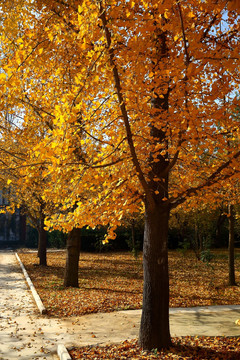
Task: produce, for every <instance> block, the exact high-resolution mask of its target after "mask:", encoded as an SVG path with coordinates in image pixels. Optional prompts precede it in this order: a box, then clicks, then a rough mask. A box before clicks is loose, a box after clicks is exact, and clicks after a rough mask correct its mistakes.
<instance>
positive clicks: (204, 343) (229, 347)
mask: <svg viewBox="0 0 240 360" xmlns="http://www.w3.org/2000/svg"><path fill="white" fill-rule="evenodd" d="M172 342H173V343H172V346H171V348H170V349H168V350H162V351H161V352H158V351H156V350H154V349H153V350H152V351H151V352H146V351H142V350H141V349H140V348H139V346H138V345H137V341H136V340H133V341H124V342H123V343H121V344H117V345H109V346H105V347H95V346H86V347H82V348H78V349H72V350H71V351H70V355H71V357H72V359H74V360H76V359H86V360H87V359H116V360H124V359H144V360H150V359H151V360H152V359H169V360H170V359H171V360H190V359H191V360H205V359H214V360H223V359H225V360H226V359H232V360H235V359H236V360H239V359H240V338H222V337H190V336H186V337H182V338H173V339H172Z"/></svg>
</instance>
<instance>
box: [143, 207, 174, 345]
mask: <svg viewBox="0 0 240 360" xmlns="http://www.w3.org/2000/svg"><path fill="white" fill-rule="evenodd" d="M168 220H169V209H168V208H167V207H165V208H164V207H163V206H158V207H157V208H156V209H155V211H154V212H152V211H150V210H149V209H148V208H147V207H146V211H145V229H144V244H143V271H144V288H143V308H142V318H141V326H140V336H139V342H140V346H141V347H143V348H144V349H155V348H158V349H160V348H163V347H168V346H169V345H170V344H171V338H170V330H169V276H168V248H167V240H168Z"/></svg>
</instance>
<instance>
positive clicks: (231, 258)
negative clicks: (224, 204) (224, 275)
mask: <svg viewBox="0 0 240 360" xmlns="http://www.w3.org/2000/svg"><path fill="white" fill-rule="evenodd" d="M228 215H229V217H228V221H229V241H228V271H229V275H228V284H229V285H230V286H235V285H236V281H235V266H234V214H233V205H229V206H228Z"/></svg>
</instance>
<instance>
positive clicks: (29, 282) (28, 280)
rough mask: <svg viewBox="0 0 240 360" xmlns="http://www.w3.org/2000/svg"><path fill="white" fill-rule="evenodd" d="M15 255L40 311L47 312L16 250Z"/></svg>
mask: <svg viewBox="0 0 240 360" xmlns="http://www.w3.org/2000/svg"><path fill="white" fill-rule="evenodd" d="M15 256H16V258H17V260H18V262H19V264H20V266H21V269H22V272H23V274H24V276H25V279H26V281H27V283H28V286H29V288H30V290H31V292H32V295H33V298H34V300H35V302H36V304H37V307H38V309H39V311H40V313H41V314H46V313H47V309H46V308H45V306H44V305H43V303H42V300H41V299H40V296H39V295H38V293H37V291H36V289H35V287H34V285H33V283H32V280H31V279H30V277H29V275H28V273H27V271H26V269H25V267H24V265H23V263H22V261H21V260H20V258H19V256H18V254H17V253H16V252H15ZM64 360H65V359H64Z"/></svg>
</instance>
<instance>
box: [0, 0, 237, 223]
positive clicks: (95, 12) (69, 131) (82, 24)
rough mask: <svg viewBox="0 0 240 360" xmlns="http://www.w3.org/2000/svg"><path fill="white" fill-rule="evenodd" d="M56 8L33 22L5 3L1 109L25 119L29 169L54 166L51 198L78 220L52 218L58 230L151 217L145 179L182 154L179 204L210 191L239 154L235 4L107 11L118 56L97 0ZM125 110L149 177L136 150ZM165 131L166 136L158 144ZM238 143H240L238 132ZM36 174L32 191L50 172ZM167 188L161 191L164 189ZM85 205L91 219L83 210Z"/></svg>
mask: <svg viewBox="0 0 240 360" xmlns="http://www.w3.org/2000/svg"><path fill="white" fill-rule="evenodd" d="M230 3H231V4H230ZM234 4H236V1H231V2H229V3H228V5H227V6H230V7H231V6H233V5H234ZM16 5H17V7H16V9H19V7H20V6H21V3H20V2H18V1H17V0H16ZM54 5H55V3H54V2H53V3H52V4H51V5H50V4H48V5H47V6H45V5H44V2H41V1H38V4H37V5H36V3H35V2H29V3H27V4H26V6H24V8H23V9H22V11H20V12H17V11H15V10H11V12H9V8H10V7H11V6H10V0H9V1H8V0H7V1H5V2H4V4H1V6H2V9H3V10H4V9H5V10H6V13H7V14H8V15H9V16H7V17H6V18H4V19H3V22H2V24H1V27H2V28H1V29H2V31H1V33H3V35H2V53H3V54H4V56H3V57H2V59H1V67H2V69H3V71H4V73H2V74H1V75H0V83H1V84H2V88H1V91H2V93H3V94H4V96H3V97H2V99H3V102H2V103H1V107H5V108H8V109H11V110H12V111H15V109H17V111H18V112H19V113H21V114H22V116H23V118H24V119H23V121H22V122H21V126H22V127H23V129H24V132H23V133H20V132H19V134H18V142H19V143H20V142H21V141H22V144H23V143H24V144H25V145H24V146H26V152H28V154H29V162H27V163H26V164H25V165H29V164H30V163H31V162H33V160H34V161H36V160H37V161H38V163H44V169H43V171H42V172H41V176H42V179H44V182H45V183H44V185H42V187H43V189H42V192H43V194H41V195H43V196H44V197H45V199H51V203H52V204H54V205H53V206H54V208H56V209H64V212H65V213H66V212H67V209H69V214H64V216H58V214H49V222H50V223H51V224H52V225H54V226H60V227H63V228H64V226H66V228H67V229H69V227H70V226H72V225H73V224H74V222H76V223H79V224H84V222H86V224H88V225H91V226H94V225H96V224H98V223H104V224H109V223H112V224H113V225H114V224H115V225H116V224H117V223H118V222H119V221H121V216H122V214H123V213H124V212H126V213H129V212H134V211H135V210H136V208H137V207H138V206H139V204H140V199H142V198H143V197H144V192H145V191H146V188H145V189H143V188H142V187H141V186H140V185H139V180H138V179H137V177H138V176H139V173H140V172H141V171H142V174H143V177H144V178H145V179H148V176H149V173H151V166H152V165H153V164H155V165H157V164H159V160H158V159H159V156H160V155H161V156H164V158H165V159H166V163H167V162H170V163H171V161H172V160H174V156H175V154H176V153H177V152H179V156H178V159H177V161H176V162H175V163H174V166H173V167H172V168H171V177H170V179H171V178H172V180H171V182H170V188H169V191H170V196H171V195H173V197H174V198H175V199H176V198H177V194H178V193H181V191H185V190H187V189H188V188H189V187H191V186H193V184H194V185H195V186H197V185H200V184H201V183H202V182H203V179H205V178H206V176H210V175H211V171H212V169H216V168H218V167H219V165H221V163H222V162H223V161H224V156H226V154H227V152H228V151H231V149H230V146H228V145H227V140H228V139H229V138H227V137H226V136H225V135H224V134H229V133H230V132H231V131H232V129H233V128H237V127H238V123H237V121H236V119H234V118H233V117H231V113H232V112H233V110H234V107H235V106H236V105H235V103H234V101H232V97H233V96H232V94H233V93H232V91H233V88H237V86H238V84H239V75H238V73H237V72H236V68H237V66H238V53H239V42H238V41H237V34H238V25H237V23H238V21H237V20H238V18H237V14H236V12H234V11H230V12H229V13H228V14H227V16H226V14H225V15H224V12H223V9H224V2H221V3H219V4H216V6H213V5H212V4H211V2H201V4H200V5H199V1H197V0H191V1H189V2H181V12H182V16H181V17H180V15H179V8H178V6H177V4H176V3H174V2H173V1H171V0H168V1H165V2H164V3H162V2H159V1H156V0H151V1H146V0H142V1H140V2H136V1H121V2H117V3H116V2H115V3H114V2H112V3H110V4H109V6H108V7H107V8H106V9H105V10H106V19H107V23H108V24H107V26H108V29H109V33H110V37H111V39H110V43H109V44H108V47H109V48H107V47H106V44H107V39H106V34H105V32H104V31H103V28H102V25H101V20H100V14H99V7H98V3H95V2H92V1H89V0H85V1H82V2H81V4H78V5H79V6H78V8H77V9H73V8H71V7H67V6H65V5H64V4H63V3H62V4H61V5H58V6H59V8H58V16H56V9H55V8H54ZM35 6H37V14H38V16H35V13H36V11H35V10H36V8H35ZM221 19H222V20H223V21H224V24H225V26H220V22H221ZM19 24H21V25H20V27H21V31H20V30H19ZM29 24H31V26H28V25H29ZM99 25H100V26H99ZM4 32H5V34H4ZM11 39H14V40H13V41H12V40H11ZM108 40H109V39H108ZM110 54H112V55H113V58H112V59H113V60H114V61H113V62H114V63H115V65H116V69H115V70H117V72H118V75H119V81H120V88H121V93H122V98H123V99H122V101H121V104H119V103H118V100H117V96H116V89H115V85H116V84H115V83H114V76H113V62H111V61H110V57H109V55H110ZM187 59H188V60H187ZM4 74H6V75H7V77H5V75H4ZM154 99H155V100H156V99H158V100H157V101H160V100H161V101H162V103H163V104H164V102H165V105H164V106H165V108H164V110H163V107H162V106H160V107H159V106H158V107H156V106H153V104H154V101H155V100H154ZM223 99H228V101H227V102H226V101H225V103H224V101H223ZM123 104H124V105H125V107H126V111H127V115H128V119H129V122H130V129H131V134H132V140H133V144H134V148H135V150H136V155H137V159H138V161H139V164H140V169H138V171H136V169H135V167H134V166H133V165H132V158H131V154H130V151H129V146H128V143H127V141H126V140H127V139H126V129H125V127H124V122H123V117H122V113H121V106H122V105H123ZM153 127H155V128H156V129H158V131H160V132H162V134H164V136H163V138H162V140H161V141H158V142H157V143H156V140H155V139H154V138H153V137H152V135H151V131H150V129H151V128H153ZM228 136H229V135H228ZM232 138H234V139H236V140H234V141H237V140H238V138H239V137H238V136H237V132H236V131H235V133H234V136H232ZM23 140H24V141H23ZM216 144H219V148H220V149H219V154H218V156H216V154H215V152H216V149H215V148H216V147H215V145H216ZM205 149H207V153H206V152H205ZM149 157H151V158H152V161H151V162H149V161H148V159H149ZM209 159H211V161H209ZM155 165H153V166H155ZM234 167H235V168H236V169H237V168H238V167H237V161H236V164H235V163H234ZM27 169H28V167H26V170H24V171H23V170H22V171H21V176H24V178H25V180H26V183H28V184H31V183H32V180H33V178H34V176H36V174H37V173H38V174H39V173H40V172H39V167H37V166H36V168H35V169H34V170H33V169H31V170H27ZM33 174H34V176H33ZM155 179H158V181H156V185H159V186H161V184H160V183H161V178H160V177H158V176H156V177H155ZM39 181H40V180H39ZM46 184H47V185H46ZM117 184H121V186H120V185H117ZM45 185H46V186H45ZM156 189H158V187H156ZM154 190H155V189H154ZM154 190H153V191H154ZM79 199H81V201H80V202H79V203H81V208H80V206H79V207H77V209H75V210H74V211H71V206H72V205H73V204H74V203H75V202H76V201H77V203H78V201H79ZM59 211H60V210H59ZM59 222H60V223H61V224H60V223H59Z"/></svg>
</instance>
